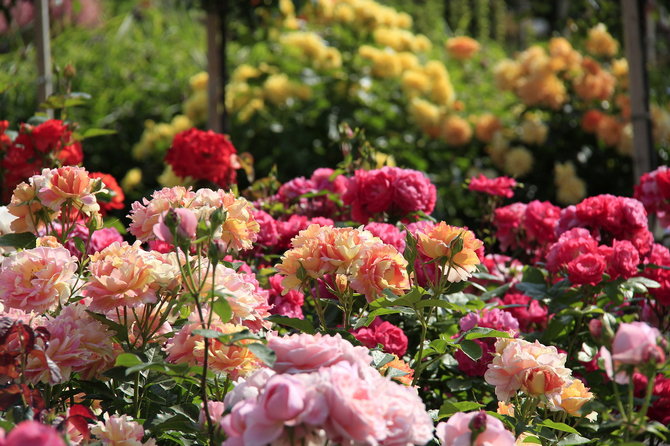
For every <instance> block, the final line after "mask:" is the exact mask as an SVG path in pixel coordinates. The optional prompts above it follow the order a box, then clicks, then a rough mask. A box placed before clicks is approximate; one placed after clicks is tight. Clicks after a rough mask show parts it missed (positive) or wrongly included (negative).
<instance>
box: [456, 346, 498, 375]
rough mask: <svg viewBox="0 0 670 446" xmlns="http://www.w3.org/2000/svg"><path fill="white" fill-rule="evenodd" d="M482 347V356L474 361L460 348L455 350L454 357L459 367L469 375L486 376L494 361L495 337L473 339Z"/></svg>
mask: <svg viewBox="0 0 670 446" xmlns="http://www.w3.org/2000/svg"><path fill="white" fill-rule="evenodd" d="M473 341H474V342H475V343H476V344H478V345H479V347H480V348H481V349H482V356H480V357H479V359H478V360H476V361H473V360H472V359H471V358H470V357H469V356H468V355H466V354H465V353H463V350H461V349H460V348H459V349H458V350H456V352H454V359H456V361H457V362H458V369H459V370H460V371H461V372H463V373H465V374H466V375H468V376H484V373H486V371H487V370H488V366H489V364H491V362H493V357H494V355H495V352H496V347H495V342H496V341H495V339H491V338H488V339H473Z"/></svg>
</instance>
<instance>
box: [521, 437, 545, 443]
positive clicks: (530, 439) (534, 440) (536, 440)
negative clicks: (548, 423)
mask: <svg viewBox="0 0 670 446" xmlns="http://www.w3.org/2000/svg"><path fill="white" fill-rule="evenodd" d="M523 443H524V444H526V443H532V444H542V440H540V439H539V438H537V437H533V436H530V435H529V436H527V437H523Z"/></svg>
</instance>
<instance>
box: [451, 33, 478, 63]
mask: <svg viewBox="0 0 670 446" xmlns="http://www.w3.org/2000/svg"><path fill="white" fill-rule="evenodd" d="M445 47H446V49H447V52H448V53H449V54H450V55H451V56H452V57H454V58H456V59H458V60H466V59H470V58H471V57H472V56H474V55H475V54H476V53H477V52H478V51H479V47H480V45H479V42H477V41H476V40H475V39H473V38H471V37H468V36H458V37H452V38H451V39H447V42H446V43H445Z"/></svg>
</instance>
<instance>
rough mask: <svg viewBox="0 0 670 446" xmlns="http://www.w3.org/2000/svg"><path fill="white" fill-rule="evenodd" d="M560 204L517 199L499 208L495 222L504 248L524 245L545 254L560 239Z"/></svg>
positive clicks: (498, 237)
mask: <svg viewBox="0 0 670 446" xmlns="http://www.w3.org/2000/svg"><path fill="white" fill-rule="evenodd" d="M560 216H561V210H560V208H559V207H557V206H554V205H553V204H551V203H549V202H542V201H538V200H534V201H531V202H530V203H528V204H525V203H513V204H510V205H508V206H504V207H500V208H497V209H496V210H495V213H494V216H493V225H494V226H495V228H496V238H497V239H498V241H499V242H500V247H501V248H502V249H503V250H509V249H512V250H516V249H521V250H523V251H525V252H527V253H530V254H532V255H534V256H535V257H542V254H543V252H544V251H545V250H546V249H547V248H548V245H549V244H551V243H553V242H555V241H556V232H555V231H556V225H557V224H558V220H559V218H560Z"/></svg>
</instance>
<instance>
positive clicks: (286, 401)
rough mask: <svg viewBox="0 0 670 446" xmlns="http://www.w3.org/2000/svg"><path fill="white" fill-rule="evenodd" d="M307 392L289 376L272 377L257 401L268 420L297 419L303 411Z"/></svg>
mask: <svg viewBox="0 0 670 446" xmlns="http://www.w3.org/2000/svg"><path fill="white" fill-rule="evenodd" d="M306 396H307V392H306V390H305V388H304V387H303V385H302V382H301V381H300V380H299V379H297V378H293V377H292V376H291V375H274V376H272V377H271V378H270V379H269V380H268V381H267V383H265V390H264V391H263V394H262V395H261V396H260V398H259V399H258V404H259V406H260V407H262V409H263V410H264V411H265V415H266V416H267V418H268V419H271V420H274V421H287V420H290V419H292V418H295V417H297V416H298V415H300V413H301V412H302V411H303V410H304V409H305V399H306Z"/></svg>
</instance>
